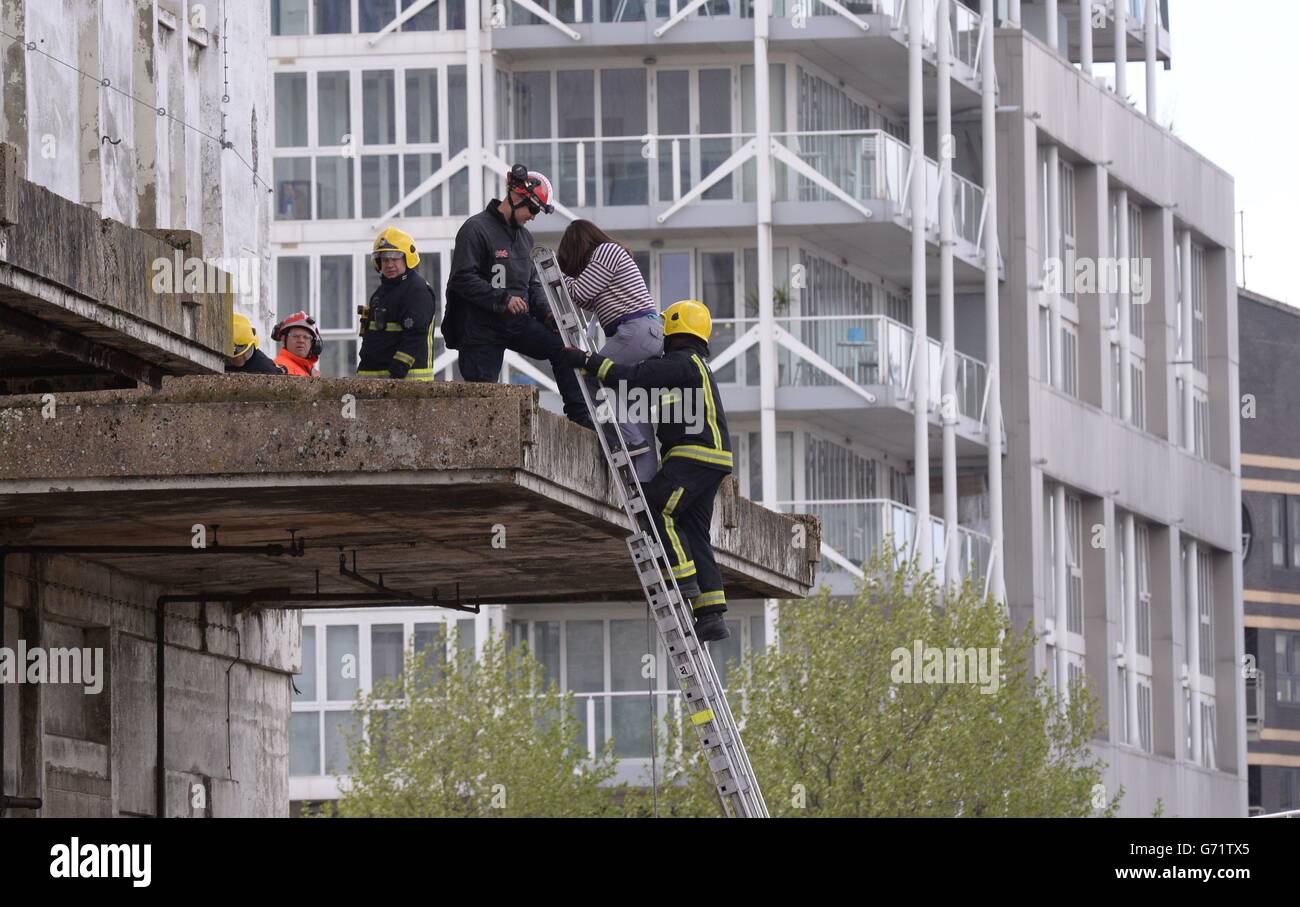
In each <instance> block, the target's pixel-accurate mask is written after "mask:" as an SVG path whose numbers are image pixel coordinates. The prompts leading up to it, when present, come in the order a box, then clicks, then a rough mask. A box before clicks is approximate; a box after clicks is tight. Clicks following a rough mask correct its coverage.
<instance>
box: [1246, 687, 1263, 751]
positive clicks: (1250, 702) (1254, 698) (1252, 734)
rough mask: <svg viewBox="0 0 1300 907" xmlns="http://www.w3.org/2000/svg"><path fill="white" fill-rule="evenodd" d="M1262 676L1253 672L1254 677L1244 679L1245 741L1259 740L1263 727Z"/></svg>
mask: <svg viewBox="0 0 1300 907" xmlns="http://www.w3.org/2000/svg"><path fill="white" fill-rule="evenodd" d="M1265 701H1266V700H1265V698H1264V674H1263V673H1262V672H1260V671H1258V670H1257V671H1256V672H1255V676H1254V677H1247V678H1246V739H1247V740H1256V741H1257V740H1259V732H1260V730H1261V729H1262V728H1263V727H1264V703H1265Z"/></svg>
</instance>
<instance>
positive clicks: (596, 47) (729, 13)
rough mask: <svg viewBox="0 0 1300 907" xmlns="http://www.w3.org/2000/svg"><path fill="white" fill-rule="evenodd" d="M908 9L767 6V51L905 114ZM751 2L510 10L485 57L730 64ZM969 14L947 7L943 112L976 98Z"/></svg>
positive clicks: (975, 41)
mask: <svg viewBox="0 0 1300 907" xmlns="http://www.w3.org/2000/svg"><path fill="white" fill-rule="evenodd" d="M920 2H922V3H923V6H924V13H923V19H924V28H923V33H922V40H923V46H924V57H925V64H926V67H927V76H928V77H929V79H930V82H931V84H930V85H929V86H927V88H926V92H927V100H926V104H927V110H928V111H930V112H933V105H934V89H933V78H934V68H935V66H936V61H937V56H936V44H937V34H938V2H937V0H920ZM908 3H909V0H838V2H837V3H836V6H838V7H839V9H835V8H833V7H831V6H829V5H827V4H826V3H825V2H823V0H772V4H771V27H770V42H771V45H772V48H773V49H774V50H778V51H781V52H792V53H795V54H798V55H800V56H802V57H803V58H805V59H807V60H808V61H809V62H811V63H815V64H817V65H819V66H822V67H824V68H826V69H827V70H829V71H831V72H834V73H836V74H837V75H839V76H840V77H842V78H844V80H845V81H846V83H849V84H852V85H854V86H855V87H857V88H860V89H862V90H864V91H866V92H867V94H869V95H871V96H872V97H874V98H875V99H876V100H878V101H881V102H883V103H885V104H886V105H888V106H890V107H893V108H894V109H896V110H905V109H906V108H907V40H908V33H907V12H908V11H907V7H908ZM753 17H754V10H753V4H752V2H751V0H696V2H688V0H594V2H593V0H510V2H509V3H508V6H507V9H506V11H505V17H504V24H503V25H502V27H498V28H493V29H491V33H492V49H493V50H494V51H495V52H496V53H497V54H498V55H500V56H501V57H502V58H503V59H505V60H509V61H516V60H525V59H538V58H547V57H550V56H553V52H554V51H555V50H559V49H563V50H564V51H565V52H566V55H567V56H568V57H570V58H578V59H580V58H582V57H584V56H595V55H597V54H608V53H609V52H610V51H611V50H624V49H626V50H629V51H632V52H635V54H636V56H637V58H638V59H639V58H640V57H642V56H644V55H645V52H646V51H647V50H648V49H649V50H651V51H653V50H654V49H655V48H656V46H659V47H665V48H667V47H673V46H676V47H682V46H690V45H697V44H708V45H710V46H711V48H713V49H715V50H721V51H723V52H733V53H739V54H746V53H748V52H749V51H750V50H751V49H752V47H753V39H754V26H753V21H752V20H753ZM982 22H983V20H982V19H981V18H980V15H979V13H977V12H975V11H974V10H973V9H971V8H969V7H967V6H964V5H962V4H961V3H960V2H959V0H954V2H953V3H952V5H951V13H950V20H949V32H950V34H951V36H952V38H951V40H952V57H953V70H952V75H953V103H954V105H955V106H956V107H957V108H958V109H960V108H962V107H965V106H968V105H970V104H974V103H976V98H977V97H978V92H979V61H980V57H981V41H980V35H981V28H982Z"/></svg>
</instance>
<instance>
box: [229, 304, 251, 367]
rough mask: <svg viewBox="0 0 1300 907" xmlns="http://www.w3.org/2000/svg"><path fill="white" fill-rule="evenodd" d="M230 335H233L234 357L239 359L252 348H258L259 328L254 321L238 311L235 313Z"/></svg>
mask: <svg viewBox="0 0 1300 907" xmlns="http://www.w3.org/2000/svg"><path fill="white" fill-rule="evenodd" d="M230 335H231V337H232V345H231V349H232V350H233V352H232V353H231V354H230V356H231V358H232V359H237V358H239V357H240V356H242V355H244V354H245V353H247V352H248V351H249V350H250V349H256V348H257V330H256V328H254V327H253V322H251V321H249V320H248V318H247V317H246V316H244V315H241V314H239V313H238V312H236V313H235V318H234V324H233V325H232V327H231V330H230Z"/></svg>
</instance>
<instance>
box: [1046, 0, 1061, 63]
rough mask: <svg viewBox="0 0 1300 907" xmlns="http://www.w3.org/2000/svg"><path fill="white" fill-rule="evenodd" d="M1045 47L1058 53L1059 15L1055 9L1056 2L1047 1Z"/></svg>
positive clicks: (1059, 39)
mask: <svg viewBox="0 0 1300 907" xmlns="http://www.w3.org/2000/svg"><path fill="white" fill-rule="evenodd" d="M1046 6H1047V9H1046V13H1047V46H1048V47H1050V48H1051V49H1052V50H1055V51H1058V52H1059V51H1060V43H1061V34H1060V25H1059V16H1060V13H1059V11H1058V10H1057V7H1056V0H1047V4H1046Z"/></svg>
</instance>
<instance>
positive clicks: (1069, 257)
mask: <svg viewBox="0 0 1300 907" xmlns="http://www.w3.org/2000/svg"><path fill="white" fill-rule="evenodd" d="M1060 183H1061V185H1060V193H1061V212H1060V213H1061V248H1060V249H1057V250H1053V254H1054V255H1058V256H1059V257H1060V262H1061V272H1060V273H1061V276H1062V281H1061V295H1062V296H1064V297H1065V298H1066V299H1068V300H1070V301H1071V302H1073V301H1074V255H1075V238H1074V166H1073V165H1072V164H1069V163H1067V162H1066V161H1060Z"/></svg>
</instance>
